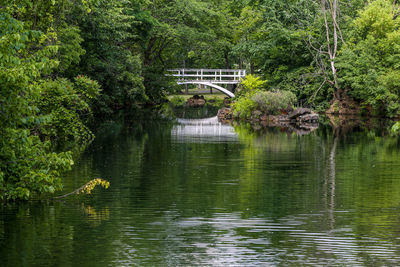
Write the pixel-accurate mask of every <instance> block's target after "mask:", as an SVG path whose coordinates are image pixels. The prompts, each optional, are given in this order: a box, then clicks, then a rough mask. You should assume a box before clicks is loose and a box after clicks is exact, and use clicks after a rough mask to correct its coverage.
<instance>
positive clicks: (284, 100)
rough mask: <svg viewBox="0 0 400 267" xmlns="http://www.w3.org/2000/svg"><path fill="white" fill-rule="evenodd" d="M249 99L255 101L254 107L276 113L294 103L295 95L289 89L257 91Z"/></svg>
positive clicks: (268, 112)
mask: <svg viewBox="0 0 400 267" xmlns="http://www.w3.org/2000/svg"><path fill="white" fill-rule="evenodd" d="M251 100H252V101H253V102H254V103H255V108H256V109H258V110H260V111H263V112H265V113H267V114H278V113H279V111H280V110H281V109H285V108H287V107H288V106H291V105H293V104H294V103H296V101H297V99H296V96H295V95H294V94H293V93H292V92H289V91H280V90H277V91H274V92H272V91H258V92H256V93H255V94H254V95H253V96H252V97H251Z"/></svg>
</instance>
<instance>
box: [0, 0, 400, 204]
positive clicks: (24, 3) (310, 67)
mask: <svg viewBox="0 0 400 267" xmlns="http://www.w3.org/2000/svg"><path fill="white" fill-rule="evenodd" d="M399 14H400V3H398V1H397V0H396V1H393V0H376V1H365V0H346V1H345V0H231V1H228V0H107V1H105V0H41V1H33V0H0V123H1V127H0V201H2V202H6V201H10V200H17V199H28V198H30V197H32V196H37V195H41V194H49V193H54V192H55V191H56V190H59V189H61V187H62V183H61V179H60V174H61V173H62V172H63V171H65V170H68V169H69V168H71V165H72V164H73V151H74V150H73V147H76V145H78V146H79V147H84V146H85V144H87V143H88V142H90V140H91V139H93V134H92V133H91V131H90V129H89V128H88V127H87V124H88V122H89V121H90V120H93V118H96V119H104V118H111V117H113V116H114V115H115V114H121V113H126V112H129V113H133V114H135V112H138V110H140V109H142V108H144V107H146V106H154V105H157V104H159V103H162V102H164V101H165V97H166V95H167V94H168V93H171V92H173V91H174V90H176V86H174V85H173V84H172V82H171V80H169V79H168V78H166V77H165V75H164V72H165V70H167V69H168V68H177V67H179V68H181V67H182V68H183V67H190V68H229V69H230V68H246V69H247V70H248V72H250V73H252V74H256V75H257V76H259V77H261V78H262V79H263V80H265V81H267V82H266V83H263V84H265V86H264V87H263V88H262V90H269V91H273V90H283V91H290V92H292V93H293V94H295V96H296V98H297V100H298V102H299V104H300V105H306V106H309V107H312V108H314V109H316V110H319V111H323V110H326V109H328V108H329V106H330V105H331V104H332V103H333V102H335V101H340V100H342V99H344V98H351V99H353V100H354V101H355V103H357V105H358V106H359V107H360V108H361V111H365V112H366V113H368V114H370V115H376V116H386V117H397V116H399V115H400V102H399V100H400V99H399V97H400V30H399V26H400V18H399ZM61 144H62V145H61Z"/></svg>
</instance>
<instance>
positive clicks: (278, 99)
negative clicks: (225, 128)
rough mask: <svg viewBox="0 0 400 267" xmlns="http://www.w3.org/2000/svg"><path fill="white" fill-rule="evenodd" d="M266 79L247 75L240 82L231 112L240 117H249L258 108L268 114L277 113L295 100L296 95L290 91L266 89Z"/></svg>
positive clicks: (294, 102)
mask: <svg viewBox="0 0 400 267" xmlns="http://www.w3.org/2000/svg"><path fill="white" fill-rule="evenodd" d="M266 84H267V81H264V80H261V79H260V78H259V77H254V76H253V75H247V76H246V78H245V79H244V80H243V81H242V83H241V86H240V88H241V90H240V92H239V94H238V97H237V98H236V99H235V101H234V102H233V103H232V108H233V113H234V115H235V116H237V117H240V118H250V116H251V114H252V112H253V111H255V110H258V111H261V112H263V113H265V114H268V115H277V114H279V113H280V112H281V111H282V110H285V109H286V108H287V107H289V106H293V105H294V104H296V102H297V98H296V95H295V94H294V93H292V92H290V91H285V90H273V91H267V90H266V86H267V85H266Z"/></svg>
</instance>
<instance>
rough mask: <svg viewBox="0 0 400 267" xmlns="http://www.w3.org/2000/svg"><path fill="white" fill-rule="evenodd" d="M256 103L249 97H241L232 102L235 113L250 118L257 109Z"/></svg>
mask: <svg viewBox="0 0 400 267" xmlns="http://www.w3.org/2000/svg"><path fill="white" fill-rule="evenodd" d="M256 106H257V105H256V103H255V102H254V101H253V100H252V99H251V98H249V97H240V98H239V99H237V100H236V101H235V102H234V103H233V104H232V109H233V115H234V116H235V117H239V118H242V119H244V118H249V117H250V116H251V112H252V111H253V110H255V108H256Z"/></svg>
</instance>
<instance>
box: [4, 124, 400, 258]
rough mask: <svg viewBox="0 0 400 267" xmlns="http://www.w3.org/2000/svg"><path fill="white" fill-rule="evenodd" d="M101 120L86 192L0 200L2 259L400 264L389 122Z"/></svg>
mask: <svg viewBox="0 0 400 267" xmlns="http://www.w3.org/2000/svg"><path fill="white" fill-rule="evenodd" d="M183 123H185V125H173V124H170V123H161V122H160V123H159V122H151V123H146V124H139V123H136V124H133V125H132V126H130V127H123V126H121V125H119V124H109V125H108V126H104V127H103V130H102V132H99V133H98V134H97V136H98V138H97V139H96V141H95V143H94V144H93V145H92V146H91V147H90V148H89V149H88V150H87V151H86V153H85V154H84V155H83V156H82V158H81V159H80V160H79V162H78V163H77V164H76V166H75V167H74V169H73V171H72V172H70V173H68V174H67V176H66V178H65V183H66V189H65V191H66V192H68V191H72V190H73V189H75V188H77V187H79V186H80V185H82V184H84V183H85V182H87V181H88V180H89V179H91V178H95V177H102V178H105V179H108V180H109V181H110V182H111V187H110V188H109V189H108V190H105V191H104V190H96V192H95V193H94V195H92V196H90V197H85V198H81V199H79V200H68V201H59V202H51V201H49V202H45V203H43V202H40V203H39V202H33V203H27V204H22V205H15V206H9V207H5V208H1V210H0V265H1V266H72V265H75V266H179V265H180V266H266V265H272V266H274V265H299V264H302V265H352V266H357V265H370V266H380V265H385V266H388V265H398V264H400V146H399V143H398V140H397V139H395V138H391V137H386V136H383V133H384V131H381V130H380V129H378V130H367V129H358V130H357V131H349V132H348V133H346V135H343V134H341V133H340V131H336V135H335V134H334V131H333V130H332V129H330V128H329V127H320V128H319V129H318V130H316V131H313V132H312V133H311V134H309V135H304V136H297V135H295V134H287V133H285V132H281V131H280V130H279V129H271V130H268V131H267V130H266V131H263V133H262V134H257V133H254V132H252V131H251V130H249V129H248V128H246V127H243V126H242V127H239V126H237V127H236V128H235V129H233V128H231V127H228V126H222V125H214V124H212V123H210V124H207V125H205V124H204V125H203V126H202V127H200V126H199V124H198V123H196V122H195V123H191V124H187V123H188V122H187V121H183Z"/></svg>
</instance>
